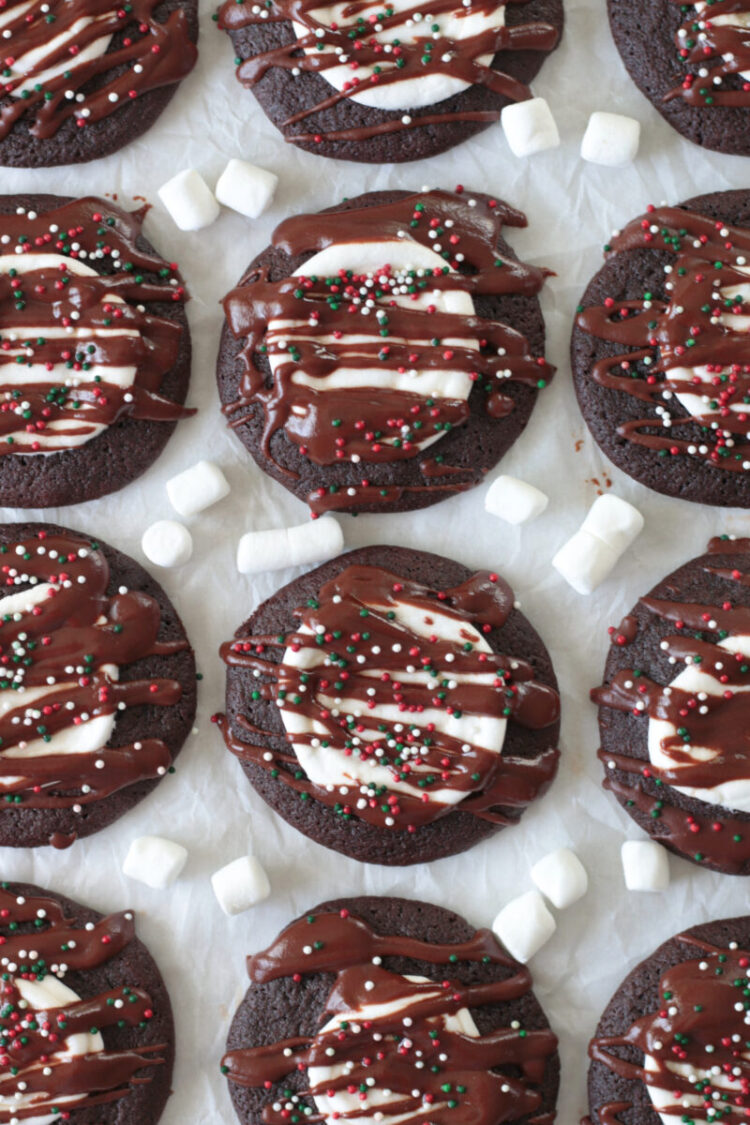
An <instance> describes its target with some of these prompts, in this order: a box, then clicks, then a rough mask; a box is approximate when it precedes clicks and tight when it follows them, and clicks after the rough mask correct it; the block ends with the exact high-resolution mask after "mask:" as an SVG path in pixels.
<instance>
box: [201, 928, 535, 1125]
mask: <svg viewBox="0 0 750 1125" xmlns="http://www.w3.org/2000/svg"><path fill="white" fill-rule="evenodd" d="M389 957H408V958H414V959H419V960H421V961H426V962H428V963H429V964H431V965H434V966H436V967H437V966H446V968H445V969H444V970H443V973H441V974H440V980H439V981H437V980H436V981H433V980H428V979H425V978H421V977H420V978H414V977H408V976H404V975H402V974H401V973H397V972H394V971H392V970H391V969H389V968H388V967H387V966H386V965H383V964H382V960H383V958H389ZM460 961H480V962H484V963H489V962H491V963H494V964H497V965H500V966H503V967H504V968H506V969H508V970H511V972H510V974H509V975H506V976H504V979H500V980H494V981H489V982H486V983H480V984H463V983H460V982H459V981H457V980H456V979H455V978H454V979H451V969H450V966H451V965H455V964H456V962H460ZM326 972H328V973H335V974H336V978H335V981H334V983H333V986H332V988H331V990H330V994H329V996H328V1000H327V1002H326V1004H325V1011H324V1013H323V1014H322V1016H321V1026H320V1028H319V1029H318V1031H317V1032H316V1033H315V1034H314V1035H312V1036H310V1037H297V1038H295V1039H290V1040H286V1041H283V1042H278V1043H270V1044H268V1045H266V1046H258V1047H240V1048H238V1049H237V1050H233V1051H230V1052H229V1053H228V1054H227V1055H226V1056H225V1057H224V1059H223V1064H222V1065H223V1070H224V1072H225V1073H226V1074H227V1076H228V1078H229V1081H230V1082H234V1083H236V1084H238V1085H241V1086H247V1087H257V1088H263V1087H264V1086H265V1087H266V1088H268V1087H269V1085H270V1084H271V1083H275V1082H278V1081H280V1079H282V1078H284V1077H285V1076H286V1075H288V1074H290V1073H292V1072H293V1071H294V1070H302V1069H306V1070H307V1071H308V1077H309V1080H310V1083H311V1085H310V1088H309V1090H305V1091H304V1096H305V1097H310V1098H313V1099H314V1101H315V1105H316V1107H317V1109H318V1111H319V1112H318V1113H314V1112H313V1113H311V1114H310V1115H306V1117H305V1119H306V1120H309V1121H312V1122H319V1121H330V1120H350V1119H357V1118H362V1117H365V1118H366V1119H367V1120H368V1121H369V1120H372V1114H373V1113H376V1112H377V1113H379V1114H382V1120H383V1121H385V1122H386V1123H387V1122H388V1121H389V1120H390V1119H392V1118H398V1119H399V1120H400V1121H403V1122H404V1123H405V1125H421V1123H422V1122H424V1121H425V1119H426V1118H428V1119H429V1121H430V1122H434V1123H435V1125H449V1123H450V1122H453V1123H454V1125H497V1123H498V1122H504V1121H516V1120H518V1119H520V1118H524V1119H528V1120H529V1122H536V1123H537V1125H542V1123H547V1125H551V1122H552V1121H553V1120H554V1114H549V1113H543V1114H540V1113H538V1111H539V1110H540V1107H541V1105H542V1096H541V1093H540V1089H539V1087H540V1086H541V1084H542V1081H543V1078H544V1074H545V1069H546V1066H547V1063H548V1062H549V1060H550V1058H551V1057H552V1056H553V1055H554V1053H555V1051H556V1048H557V1040H556V1037H555V1036H554V1035H553V1034H552V1032H551V1031H549V1030H548V1029H547V1030H540V1031H534V1030H528V1031H527V1030H526V1029H524V1028H522V1027H520V1026H519V1025H518V1024H517V1023H515V1024H514V1025H511V1026H509V1027H501V1028H499V1029H497V1030H494V1031H492V1032H490V1033H488V1034H485V1035H479V1034H478V1033H476V1034H469V1033H467V1032H466V1030H460V1031H459V1030H457V1029H456V1027H455V1025H451V1023H446V1021H449V1020H450V1017H455V1016H456V1014H457V1013H459V1012H461V1011H464V1012H465V1011H466V1009H470V1008H474V1009H476V1008H481V1007H482V1006H483V1005H485V1004H503V1003H509V1002H511V1001H513V1000H517V999H518V998H520V997H523V996H525V995H526V994H527V993H528V992H529V990H530V987H531V978H530V974H529V971H528V969H526V968H524V967H522V966H520V965H518V964H516V963H515V962H514V961H512V960H511V959H510V958H509V957H508V956H507V955H506V954H505V953H503V951H502V949H501V947H500V945H499V944H498V942H497V941H496V939H495V938H494V937H493V935H492V934H491V933H490V932H489V931H488V930H479V931H477V932H476V934H475V935H474V936H473V938H471V939H470V940H469V941H467V942H463V943H449V944H441V943H437V942H428V941H418V940H415V939H413V938H408V937H402V936H399V935H384V934H379V933H376V932H375V931H374V930H373V929H372V928H371V927H370V926H369V925H368V924H367V923H366V922H364V921H362V920H361V919H360V918H357V917H355V916H354V915H352V914H350V913H349V911H348V910H346V909H343V910H341V911H340V912H338V913H333V912H325V913H319V914H316V915H308V916H307V917H306V918H303V919H300V920H298V921H296V922H293V923H292V924H291V925H290V926H288V927H287V929H286V930H284V931H283V932H282V933H281V934H280V935H279V937H278V938H277V939H276V941H275V942H274V943H273V944H272V945H271V946H270V947H269V948H268V949H266V950H264V951H263V952H262V953H259V954H256V955H255V956H254V957H250V958H249V959H248V973H249V975H250V979H251V980H252V981H253V982H264V981H272V980H279V979H282V978H292V979H293V980H295V981H300V980H301V979H302V978H303V977H304V976H305V975H307V974H310V973H326ZM446 976H447V978H448V979H445V978H446ZM359 1013H362V1014H363V1016H364V1018H360V1019H359V1020H358V1019H357V1016H358V1014H359ZM405 1026H406V1027H407V1028H408V1033H407V1034H405V1031H404V1029H405ZM474 1031H476V1028H474ZM415 1064H416V1065H415ZM351 1090H360V1091H367V1093H366V1094H364V1095H363V1096H362V1097H361V1098H358V1099H356V1100H354V1099H350V1098H349V1099H347V1092H350V1091H351ZM386 1090H387V1091H389V1093H388V1094H387V1095H386V1100H385V1101H382V1100H381V1095H382V1093H383V1091H386ZM370 1098H372V1099H373V1101H372V1103H370V1101H369V1099H370ZM328 1099H330V1103H331V1110H330V1112H329V1113H326V1112H324V1111H323V1110H322V1109H321V1105H322V1104H325V1102H326V1100H328ZM352 1103H353V1104H352ZM283 1104H284V1103H283V1101H282V1102H281V1104H279V1101H277V1100H276V1099H275V1098H274V1097H273V1096H271V1100H270V1101H269V1102H268V1103H267V1104H266V1106H265V1108H264V1110H263V1114H262V1117H263V1121H264V1122H266V1125H282V1122H283V1121H284V1120H286V1119H287V1112H286V1111H285V1110H284V1108H283ZM380 1119H381V1118H379V1117H376V1118H375V1120H380Z"/></svg>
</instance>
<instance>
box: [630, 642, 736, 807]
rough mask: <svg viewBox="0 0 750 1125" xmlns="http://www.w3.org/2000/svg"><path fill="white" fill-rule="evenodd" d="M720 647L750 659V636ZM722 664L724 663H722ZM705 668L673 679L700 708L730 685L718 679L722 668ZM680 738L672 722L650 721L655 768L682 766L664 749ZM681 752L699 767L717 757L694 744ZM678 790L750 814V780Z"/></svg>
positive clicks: (688, 666) (697, 666) (698, 667)
mask: <svg viewBox="0 0 750 1125" xmlns="http://www.w3.org/2000/svg"><path fill="white" fill-rule="evenodd" d="M718 647H719V648H722V649H725V650H726V652H727V653H735V652H741V653H742V654H743V656H748V657H750V637H749V636H742V635H741V636H737V637H726V638H725V639H724V640H723V641H719V645H718ZM727 663H729V661H728V662H727ZM720 664H721V661H719V665H720ZM704 667H705V665H702V664H692V663H691V664H686V665H685V667H684V668H683V669H682V671H681V672H680V673H679V674H678V675H677V676H676V677H675V679H674V680H672V683H671V687H673V688H680V689H681V690H682V691H687V692H691V693H692V694H694V695H696V696H697V697H698V700H699V705H700V700H701V694H703V696H704V698H705V696H717V695H722V694H723V693H724V691H726V685H724V684H722V683H720V682H719V680H718V678H717V677H718V676H719V675H721V667H719V668H718V669H717V672H716V676H713V675H710V674H709V673H708V672H706V671H701V669H702V668H704ZM732 691H733V692H735V694H737V693H739V692H747V691H750V684H747V685H734V684H733V685H732ZM676 735H677V728H676V727H675V726H673V725H672V723H669V722H666V721H665V720H663V719H649V721H648V755H649V758H650V759H651V762H652V764H653V765H654V766H657V767H659V768H661V769H668V768H677V769H679V766H677V767H675V763H674V761H673V760H672V759H671V758H670V757H669V755H668V754H667V753H665V751H664V749H663V748H662V740H663V739H666V738H672V737H675V736H676ZM680 749H681V751H682V752H683V753H685V754H687V755H689V757H690V760H691V762H693V763H696V764H698V763H703V762H710V761H711V759H712V758H714V757H716V756H717V751H716V750H715V749H709V748H708V747H705V746H698V745H696V744H695V743H692V742H690V743H682V745H681V746H680ZM674 788H675V789H677V791H678V792H679V793H684V794H685V796H686V797H694V798H696V799H697V800H699V801H706V802H707V803H708V804H710V805H722V806H723V807H724V808H728V809H734V810H735V811H736V812H750V778H748V779H741V780H737V781H727V782H725V783H724V784H723V785H715V786H713V787H712V788H711V789H696V788H694V787H692V786H688V785H675V786H674Z"/></svg>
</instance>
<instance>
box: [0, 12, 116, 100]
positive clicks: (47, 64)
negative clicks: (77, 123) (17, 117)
mask: <svg viewBox="0 0 750 1125" xmlns="http://www.w3.org/2000/svg"><path fill="white" fill-rule="evenodd" d="M35 8H36V9H37V10H38V5H37V3H36V0H27V3H25V4H17V5H15V6H14V7H9V8H5V9H0V33H2V35H3V40H2V42H3V54H4V55H5V56H9V57H12V59H13V63H12V65H11V66H10V67H8V69H9V70H10V76H9V77H8V78H7V81H8V82H15V81H18V80H19V79H24V78H28V81H25V82H24V81H19V84H18V86H16V87H15V89H13V90H11V91H10V92H11V93H12V95H13V96H14V97H20V96H21V94H23V93H24V91H26V90H30V91H33V90H34V87H35V86H36V85H38V84H41V85H45V83H47V82H49V81H50V80H51V79H52V78H57V77H58V75H60V74H63V73H64V72H65V71H70V70H73V69H75V68H76V67H79V66H81V65H82V64H83V63H85V62H89V61H90V60H91V59H95V58H98V57H99V56H100V55H103V54H104V52H105V51H106V50H107V48H108V47H109V44H110V42H111V41H112V36H111V34H109V33H108V32H106V31H103V32H102V34H101V35H98V36H97V37H96V38H95V39H93V40H92V42H91V43H89V44H88V45H87V46H86V47H83V48H82V49H81V50H79V51H78V53H77V54H76V55H71V54H70V53H69V47H71V46H74V45H77V44H78V43H79V42H80V38H81V35H82V33H83V32H84V31H85V30H86V29H87V28H89V27H90V26H91V25H92V24H101V23H105V22H107V21H109V20H111V18H112V9H111V10H109V11H106V12H104V13H102V14H101V15H98V16H82V17H81V18H80V19H77V20H75V21H74V22H73V23H72V24H70V25H69V26H65V28H64V29H63V30H62V31H60V32H59V33H58V34H57V35H54V36H53V37H51V38H49V39H47V40H46V41H45V42H44V44H43V45H42V46H39V47H33V48H31V49H30V50H28V51H23V52H22V53H21V54H20V55H16V53H15V51H14V49H13V48H14V39H13V36H12V35H11V34H10V27H9V25H10V24H11V23H15V22H16V21H18V20H19V19H22V18H23V16H25V15H26V13H27V12H30V11H31V10H32V9H35ZM55 12H56V13H57V15H58V19H59V13H60V12H65V6H64V5H63V6H62V7H60V6H58V7H57V8H56V9H55ZM39 18H41V19H44V15H42V16H41V17H39ZM60 22H62V21H60ZM54 26H55V25H54V24H52V25H50V27H51V28H54ZM25 30H26V29H25V26H22V27H21V30H20V31H17V32H16V35H23V34H24V31H25ZM6 31H8V35H9V37H7V38H6V36H5V32H6ZM73 96H75V95H73Z"/></svg>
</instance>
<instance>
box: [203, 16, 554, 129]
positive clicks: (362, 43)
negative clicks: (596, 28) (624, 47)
mask: <svg viewBox="0 0 750 1125" xmlns="http://www.w3.org/2000/svg"><path fill="white" fill-rule="evenodd" d="M510 2H511V3H514V4H524V3H526V2H527V0H510ZM507 3H508V0H499V2H498V0H463V3H457V0H431V3H429V4H428V5H427V8H426V9H424V6H420V5H419V4H418V3H416V4H415V3H414V0H390V2H387V3H384V4H380V3H377V2H375V0H354V2H349V0H343V2H334V3H333V4H330V5H327V4H326V3H325V2H322V0H268V2H266V3H253V2H252V0H225V2H224V3H223V4H222V5H221V7H220V8H219V27H220V28H222V29H223V30H225V31H228V32H230V33H231V32H236V31H240V30H241V29H242V28H245V27H248V26H250V25H253V24H264V23H266V24H267V23H285V24H288V25H291V26H290V33H289V41H288V42H287V43H284V44H283V46H277V47H273V48H272V49H270V50H266V51H260V52H258V53H257V54H255V55H252V56H251V57H250V58H246V59H244V60H243V59H240V60H238V66H237V77H238V78H239V80H240V82H241V83H242V84H243V85H244V86H246V87H253V86H254V85H255V84H256V83H258V82H260V80H261V79H262V78H263V77H264V76H265V75H266V74H267V73H268V72H269V70H271V69H272V68H280V69H281V70H284V71H287V77H288V80H290V81H294V80H295V79H296V78H299V77H300V76H301V75H305V74H319V75H322V77H323V78H324V79H325V80H326V81H327V83H328V84H329V85H330V87H331V94H330V96H329V97H326V98H324V99H323V100H321V101H319V102H317V103H315V104H312V105H309V106H306V107H305V109H303V110H301V111H300V112H298V113H294V114H292V115H291V116H290V117H289V118H287V120H286V121H284V122H283V123H282V128H283V129H287V128H293V127H294V126H295V125H298V126H299V127H300V132H297V133H294V134H293V135H291V134H289V133H287V134H286V140H287V141H292V142H298V143H299V142H308V143H309V142H314V143H320V142H321V141H322V140H343V141H354V142H357V141H364V140H367V139H368V138H370V137H374V136H377V135H378V134H383V133H400V132H404V131H407V130H409V129H415V128H419V127H423V126H430V125H440V124H443V123H446V122H450V121H467V122H468V121H480V122H484V121H486V122H490V121H496V120H497V119H498V118H499V116H500V113H499V110H495V109H493V110H456V111H454V112H447V111H445V110H443V111H442V112H440V111H438V110H437V106H436V111H435V112H432V113H427V114H421V115H416V114H415V115H414V116H411V115H410V114H408V113H406V114H402V115H401V116H398V117H393V118H390V119H386V120H384V121H379V122H377V123H373V124H372V125H362V126H359V127H356V128H347V129H338V130H336V129H333V130H325V131H324V132H319V131H317V129H316V128H314V127H312V128H311V129H309V130H306V129H305V126H304V122H305V121H306V120H307V119H308V118H310V117H312V116H313V115H314V114H316V113H319V112H320V111H322V110H327V109H329V108H330V107H332V106H335V105H337V104H339V103H340V102H342V101H344V100H346V99H349V98H351V99H352V100H353V101H358V102H361V103H363V104H365V105H369V106H373V107H375V108H385V109H390V110H394V109H395V110H399V109H401V110H404V109H412V110H416V109H418V108H420V107H424V106H431V105H435V104H436V103H439V102H442V101H445V100H446V99H447V98H449V97H451V96H452V95H453V94H455V93H457V92H460V91H461V90H463V89H466V88H468V87H469V86H472V85H481V86H485V87H486V88H487V89H488V90H490V91H492V92H493V93H495V94H499V95H501V96H503V97H505V98H507V99H510V100H512V101H523V100H525V99H527V98H530V97H531V91H530V90H529V88H528V86H525V85H524V84H523V83H522V82H519V81H518V80H517V79H515V78H512V77H511V76H510V75H509V74H505V73H504V72H503V71H502V70H499V69H495V67H494V65H493V59H494V56H495V55H497V54H498V53H501V52H504V51H540V52H546V51H551V50H552V49H553V48H554V47H555V46H556V45H557V41H558V38H559V32H558V30H557V28H555V27H554V26H553V25H552V24H550V23H546V22H544V21H529V22H526V23H518V24H516V25H514V26H507V25H506V21H505V8H506V4H507Z"/></svg>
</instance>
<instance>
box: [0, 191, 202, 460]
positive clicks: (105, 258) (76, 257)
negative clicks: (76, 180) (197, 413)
mask: <svg viewBox="0 0 750 1125" xmlns="http://www.w3.org/2000/svg"><path fill="white" fill-rule="evenodd" d="M144 215H145V211H139V212H133V213H129V212H127V211H123V210H121V208H119V207H115V206H113V205H112V204H110V203H106V202H104V201H103V200H101V199H93V198H88V199H79V200H73V201H71V202H69V203H64V204H62V206H60V207H57V208H55V209H54V210H52V211H45V212H44V213H42V214H37V213H36V212H35V211H31V210H24V209H21V208H19V210H18V211H17V212H16V213H15V214H3V215H0V456H8V455H12V454H23V455H25V456H28V455H29V454H46V453H52V452H55V451H59V450H63V449H69V448H71V447H73V446H79V445H82V444H83V443H85V442H87V441H89V440H90V439H91V438H93V437H95V436H96V435H97V434H99V433H101V432H102V431H103V430H104V429H105V428H106V427H107V426H111V425H113V424H114V423H116V422H117V421H118V420H119V419H121V418H124V417H126V416H129V417H132V418H137V419H142V420H151V421H163V422H172V421H176V420H177V419H179V418H183V417H185V416H186V415H188V414H191V413H193V412H192V411H190V410H186V409H185V408H184V407H182V406H180V405H179V404H178V403H175V402H172V401H171V400H170V399H168V398H165V397H163V396H162V395H161V394H160V393H159V389H160V387H161V383H162V379H163V377H164V376H165V375H166V374H167V372H168V371H170V369H171V368H172V367H173V366H174V364H175V363H176V361H177V357H178V354H179V349H180V338H181V335H182V327H181V326H180V324H178V323H176V322H175V321H173V320H170V319H169V318H168V317H165V316H162V315H154V314H151V313H149V312H147V311H146V307H147V306H148V305H149V304H154V303H160V302H167V301H169V302H183V301H184V300H185V296H186V294H185V289H184V286H183V285H182V283H181V281H180V279H179V275H178V274H177V272H176V266H175V265H174V264H172V265H169V264H168V263H167V262H165V261H163V260H162V259H161V258H159V257H158V256H156V255H154V254H148V253H145V252H144V251H143V250H141V249H139V247H138V241H139V237H140V234H141V226H142V223H143V218H144ZM100 271H101V272H100ZM144 274H149V275H151V276H153V275H156V276H157V277H158V278H159V279H160V280H151V279H150V278H146V277H145V276H144Z"/></svg>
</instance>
